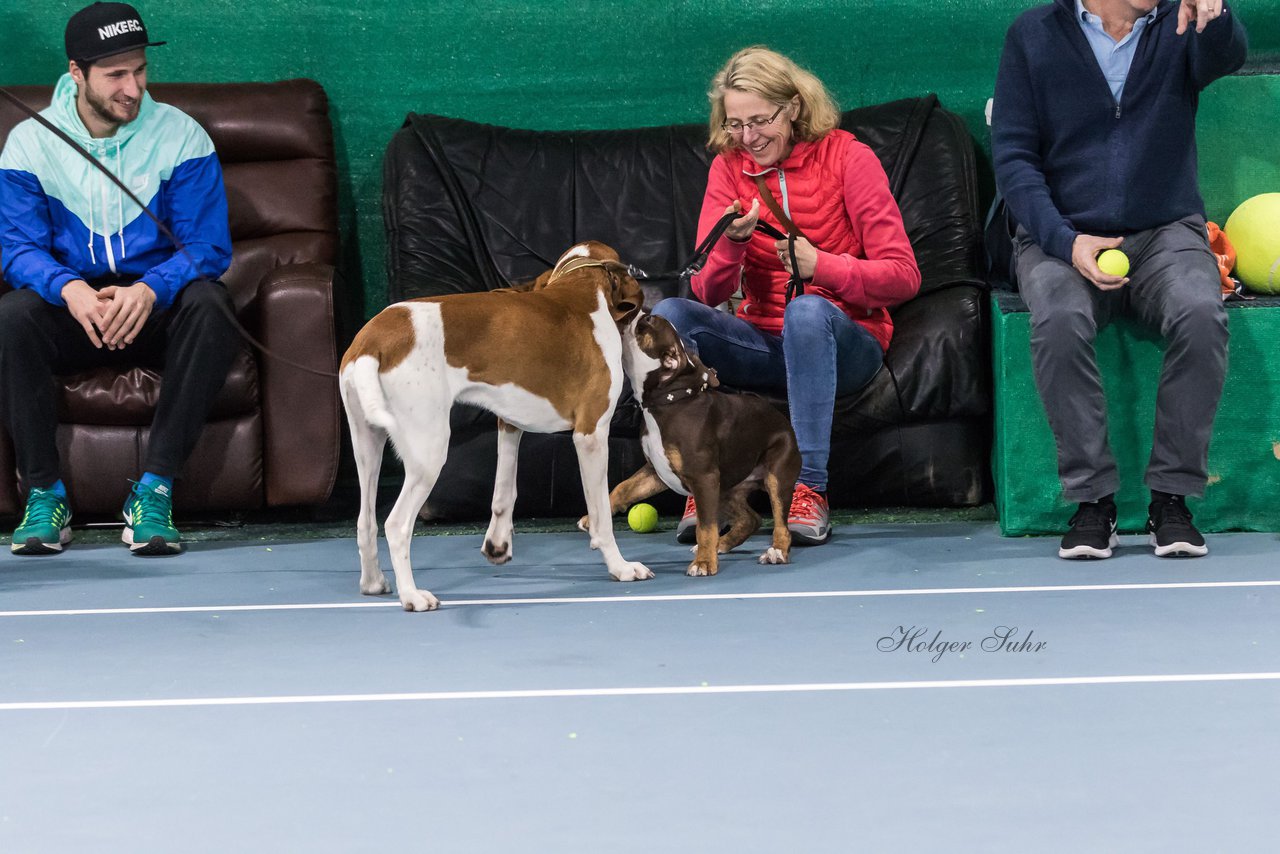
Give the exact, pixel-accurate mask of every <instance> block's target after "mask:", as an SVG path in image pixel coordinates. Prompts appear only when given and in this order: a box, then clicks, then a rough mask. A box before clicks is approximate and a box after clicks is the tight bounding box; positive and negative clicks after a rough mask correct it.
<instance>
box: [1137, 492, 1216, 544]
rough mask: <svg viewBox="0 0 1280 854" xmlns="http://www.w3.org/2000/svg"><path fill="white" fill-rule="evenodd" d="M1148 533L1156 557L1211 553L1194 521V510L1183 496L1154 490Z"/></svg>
mask: <svg viewBox="0 0 1280 854" xmlns="http://www.w3.org/2000/svg"><path fill="white" fill-rule="evenodd" d="M1147 533H1148V534H1150V535H1151V545H1152V547H1153V548H1154V549H1155V550H1156V557H1200V556H1201V555H1207V554H1208V553H1209V547H1208V546H1206V545H1205V544H1204V537H1202V536H1201V535H1200V532H1199V531H1197V530H1196V526H1195V525H1193V524H1191V511H1190V510H1188V509H1187V503H1186V501H1185V500H1184V499H1183V497H1182V496H1181V495H1170V494H1168V493H1166V492H1156V491H1155V490H1152V492H1151V506H1150V507H1148V508H1147Z"/></svg>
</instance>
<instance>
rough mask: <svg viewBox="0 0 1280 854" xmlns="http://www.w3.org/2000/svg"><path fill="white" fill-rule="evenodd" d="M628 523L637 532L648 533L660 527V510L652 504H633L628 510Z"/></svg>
mask: <svg viewBox="0 0 1280 854" xmlns="http://www.w3.org/2000/svg"><path fill="white" fill-rule="evenodd" d="M627 524H628V525H630V526H631V530H633V531H635V532H636V533H637V534H647V533H649V532H650V531H652V530H653V529H654V528H656V527H658V511H657V510H655V509H654V507H653V505H652V504H645V503H643V502H642V503H640V504H633V505H631V509H630V510H628V511H627Z"/></svg>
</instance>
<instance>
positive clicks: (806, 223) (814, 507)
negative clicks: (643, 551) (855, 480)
mask: <svg viewBox="0 0 1280 854" xmlns="http://www.w3.org/2000/svg"><path fill="white" fill-rule="evenodd" d="M708 98H709V99H710V102H711V117H710V133H711V135H710V141H709V143H708V146H709V147H710V148H711V149H712V150H713V151H715V152H716V153H717V155H718V156H717V157H716V158H715V160H714V161H713V162H712V164H711V170H710V173H709V175H708V178H707V192H706V196H705V197H704V198H703V201H702V213H701V216H700V217H699V220H698V235H699V240H701V239H702V238H703V237H705V236H706V235H707V234H709V233H710V231H711V230H712V227H713V226H714V225H715V223H716V222H717V221H718V220H719V219H720V218H721V217H722V216H724V215H726V214H727V213H729V212H730V211H734V212H742V211H745V213H744V214H743V215H742V216H740V217H738V218H737V219H735V220H733V222H732V223H730V225H729V226H728V228H727V230H726V231H725V236H724V237H723V238H722V239H720V240H719V241H717V243H716V244H715V246H714V247H713V248H712V250H711V254H710V257H709V258H708V261H707V263H706V265H705V266H704V267H703V269H702V271H701V272H700V273H699V274H698V275H696V276H694V278H693V281H692V284H693V292H694V295H695V296H696V297H697V300H696V301H695V300H685V299H667V300H663V301H662V302H660V303H658V305H657V306H656V307H655V308H654V313H655V314H659V315H661V316H663V317H665V318H667V319H668V320H669V321H671V323H672V324H673V325H674V326H675V327H676V329H677V330H679V332H680V333H681V335H682V336H683V337H684V339H685V340H686V341H687V342H688V343H689V344H690V346H691V347H692V348H693V349H695V350H696V351H697V352H698V353H699V355H700V357H701V358H702V360H703V361H704V362H705V363H706V364H708V365H710V366H712V367H714V368H716V370H717V372H718V374H719V376H720V380H721V382H722V383H724V384H725V385H729V386H732V387H736V388H741V389H750V390H755V391H762V392H767V393H775V394H782V393H784V392H785V393H786V395H787V401H788V405H789V408H790V412H791V423H792V426H793V427H794V428H795V432H796V438H797V440H798V441H799V445H800V453H801V457H802V460H803V463H802V469H801V472H800V478H799V482H798V483H797V485H796V491H795V497H794V498H793V500H792V504H791V513H790V518H789V519H788V527H789V528H790V529H791V532H792V535H793V538H794V540H795V541H796V542H798V543H802V544H809V545H816V544H819V543H824V542H826V541H827V539H828V537H829V536H830V532H831V524H830V515H829V511H828V505H827V497H826V490H827V459H828V456H829V455H830V450H831V421H832V413H833V411H834V408H835V400H836V396H837V395H844V394H849V393H851V392H854V391H857V390H858V389H859V388H861V387H862V386H864V385H866V383H868V382H869V381H870V380H871V378H872V377H874V376H875V374H876V372H877V371H878V370H879V369H880V366H881V364H882V363H883V361H884V352H885V350H886V349H887V348H888V346H889V341H890V339H891V337H892V335H893V321H892V320H891V319H890V317H889V312H888V308H889V307H890V306H893V305H896V304H898V303H901V302H904V301H905V300H907V299H910V298H911V297H912V296H914V295H915V294H916V292H917V291H918V290H919V287H920V271H919V269H918V268H917V266H916V261H915V255H914V254H913V253H912V251H911V244H910V243H909V242H908V241H907V235H906V231H905V230H904V228H903V225H902V214H901V212H900V211H899V210H898V206H897V203H896V202H895V201H894V199H893V196H892V195H891V194H890V192H889V181H888V178H887V177H886V176H885V173H884V169H883V167H881V165H880V161H879V160H878V159H877V158H876V156H875V154H874V153H873V152H872V151H871V149H870V148H868V147H867V146H865V145H863V144H862V143H860V142H858V141H857V140H856V139H855V138H854V136H853V134H851V133H849V132H847V131H844V130H840V129H839V128H837V127H836V125H837V124H838V122H839V119H840V114H839V112H838V110H837V109H836V105H835V103H834V102H833V101H832V99H831V96H830V95H828V94H827V91H826V88H825V87H824V86H823V85H822V83H821V82H820V81H819V80H818V79H817V78H816V77H815V76H814V75H813V74H811V73H809V72H808V71H805V70H804V69H802V68H800V67H799V66H797V65H796V64H795V63H794V62H792V61H791V60H790V59H788V58H787V57H785V56H782V55H781V54H778V53H776V52H774V51H772V50H769V49H768V48H765V47H758V46H757V47H749V48H746V49H744V50H741V51H739V52H738V53H736V54H734V55H733V56H732V57H730V59H729V61H728V62H727V63H726V64H725V66H724V68H722V69H721V70H720V72H719V73H718V74H716V76H715V78H714V79H713V80H712V82H711V90H710V92H708ZM766 193H767V194H768V195H767V196H766V195H765V194H766ZM771 207H772V208H773V209H777V210H779V211H780V212H781V213H782V214H784V216H782V217H780V216H777V215H775V214H774V213H773V210H772V209H771ZM784 219H786V220H790V222H791V223H792V224H793V225H794V228H791V227H789V226H788V225H787V224H786V223H785V222H784ZM759 221H763V222H765V223H768V224H769V225H772V226H773V227H774V228H775V229H777V230H778V231H781V232H784V233H796V234H799V235H801V236H797V237H796V238H795V241H794V242H795V246H794V259H795V261H794V266H793V263H792V253H791V251H790V250H789V248H788V243H789V241H787V240H777V239H775V238H773V237H770V236H768V235H767V234H764V233H762V232H761V231H758V230H756V224H757V222H759ZM793 272H794V273H795V274H796V275H797V276H798V278H799V280H801V281H802V282H803V294H800V295H795V296H792V297H791V298H790V299H788V296H789V295H788V283H789V281H790V280H791V279H792V274H793ZM739 286H741V288H742V295H743V299H742V302H741V303H740V305H739V306H738V310H737V313H736V315H730V314H727V313H725V312H721V311H717V310H715V309H714V308H712V306H716V305H719V304H720V303H722V302H724V301H725V300H726V299H728V297H729V296H730V295H731V294H733V293H734V292H735V291H737V290H738V288H739ZM696 522H697V519H696V511H695V508H694V504H693V499H692V498H690V499H689V500H688V502H687V503H686V505H685V514H684V518H683V519H682V520H681V523H680V527H679V529H678V532H677V538H678V539H680V540H681V541H682V542H692V541H693V539H694V537H695V536H696V531H695V529H696Z"/></svg>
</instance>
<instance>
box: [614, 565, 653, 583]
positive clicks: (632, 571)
mask: <svg viewBox="0 0 1280 854" xmlns="http://www.w3.org/2000/svg"><path fill="white" fill-rule="evenodd" d="M609 574H610V575H612V576H613V578H614V580H615V581H648V580H649V579H650V578H653V570H652V569H650V568H649V567H647V566H645V565H644V564H642V563H637V562H635V561H627V562H626V563H624V564H623V565H622V568H621V569H620V570H614V569H610V570H609Z"/></svg>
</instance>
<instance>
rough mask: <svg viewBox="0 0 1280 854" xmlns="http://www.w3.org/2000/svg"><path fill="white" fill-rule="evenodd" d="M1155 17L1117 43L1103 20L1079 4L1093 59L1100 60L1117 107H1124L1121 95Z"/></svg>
mask: <svg viewBox="0 0 1280 854" xmlns="http://www.w3.org/2000/svg"><path fill="white" fill-rule="evenodd" d="M1156 8H1157V9H1158V8H1159V6H1157V7H1156ZM1155 17H1156V10H1155V9H1152V10H1151V11H1150V12H1148V13H1147V14H1145V15H1143V16H1142V17H1141V18H1139V19H1138V20H1136V21H1134V22H1133V29H1132V30H1130V31H1129V35H1127V36H1125V37H1124V38H1122V39H1120V41H1116V40H1115V39H1113V38H1111V36H1109V35H1107V31H1106V30H1105V29H1103V27H1102V19H1101V18H1099V17H1098V16H1097V15H1095V14H1093V13H1092V12H1090V11H1089V10H1088V9H1086V8H1085V7H1084V3H1083V2H1082V0H1076V20H1077V21H1079V22H1080V29H1081V30H1083V31H1084V37H1085V38H1086V39H1087V40H1088V41H1089V47H1091V48H1093V55H1094V56H1095V57H1097V58H1098V65H1099V66H1100V67H1101V68H1102V73H1103V75H1104V76H1105V77H1106V78H1107V85H1108V86H1110V87H1111V94H1112V95H1113V96H1114V97H1115V99H1116V103H1117V104H1119V103H1120V93H1121V92H1123V91H1124V81H1125V80H1126V79H1128V77H1129V66H1131V65H1133V55H1134V54H1135V53H1137V51H1138V37H1139V36H1141V35H1142V31H1143V30H1145V29H1146V28H1147V24H1150V23H1151V22H1152V21H1154V20H1155Z"/></svg>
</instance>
